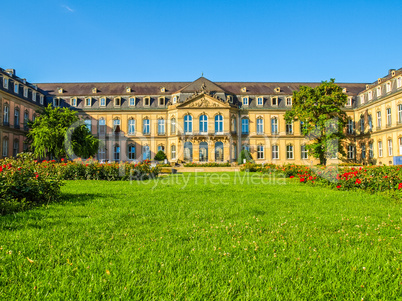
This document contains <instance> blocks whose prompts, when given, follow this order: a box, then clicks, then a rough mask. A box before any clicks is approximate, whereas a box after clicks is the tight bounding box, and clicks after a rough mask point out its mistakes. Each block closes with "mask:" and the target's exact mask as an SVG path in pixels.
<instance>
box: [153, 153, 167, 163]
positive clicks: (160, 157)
mask: <svg viewBox="0 0 402 301" xmlns="http://www.w3.org/2000/svg"><path fill="white" fill-rule="evenodd" d="M154 159H155V160H156V161H163V160H165V159H167V156H166V154H165V153H164V152H163V150H160V151H158V152H157V153H156V155H155V157H154Z"/></svg>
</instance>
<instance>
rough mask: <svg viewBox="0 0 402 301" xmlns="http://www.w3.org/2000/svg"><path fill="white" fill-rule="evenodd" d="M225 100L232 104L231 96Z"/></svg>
mask: <svg viewBox="0 0 402 301" xmlns="http://www.w3.org/2000/svg"><path fill="white" fill-rule="evenodd" d="M226 100H227V101H228V102H230V103H232V102H233V97H232V95H228V96H227V97H226Z"/></svg>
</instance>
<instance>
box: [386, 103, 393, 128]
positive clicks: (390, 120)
mask: <svg viewBox="0 0 402 301" xmlns="http://www.w3.org/2000/svg"><path fill="white" fill-rule="evenodd" d="M391 124H392V118H391V108H387V126H388V127H389V126H391Z"/></svg>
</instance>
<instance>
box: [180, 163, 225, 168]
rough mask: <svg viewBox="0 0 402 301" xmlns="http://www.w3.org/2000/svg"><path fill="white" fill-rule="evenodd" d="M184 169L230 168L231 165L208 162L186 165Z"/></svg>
mask: <svg viewBox="0 0 402 301" xmlns="http://www.w3.org/2000/svg"><path fill="white" fill-rule="evenodd" d="M184 167H230V163H229V162H227V163H216V162H206V163H195V162H192V163H185V164H184Z"/></svg>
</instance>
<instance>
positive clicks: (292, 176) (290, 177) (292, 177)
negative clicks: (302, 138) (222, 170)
mask: <svg viewBox="0 0 402 301" xmlns="http://www.w3.org/2000/svg"><path fill="white" fill-rule="evenodd" d="M0 171H1V170H0ZM294 177H295V176H290V177H289V178H291V179H293V178H294Z"/></svg>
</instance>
